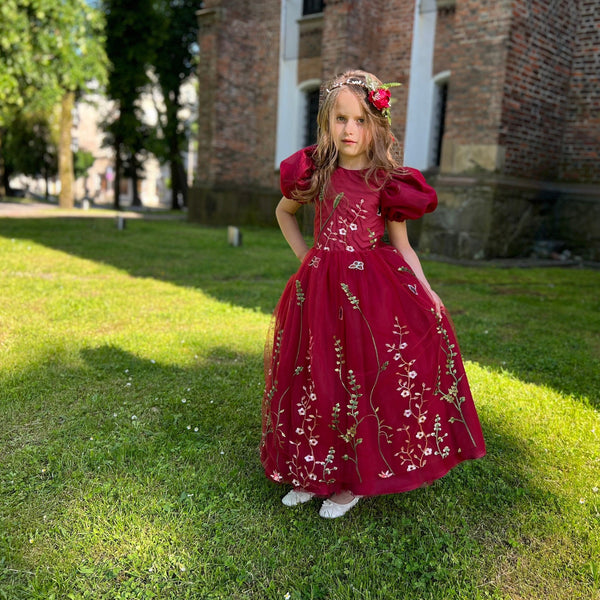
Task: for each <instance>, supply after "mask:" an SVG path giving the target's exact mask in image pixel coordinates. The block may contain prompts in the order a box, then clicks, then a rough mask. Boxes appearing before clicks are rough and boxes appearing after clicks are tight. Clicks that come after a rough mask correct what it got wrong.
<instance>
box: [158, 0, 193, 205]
mask: <svg viewBox="0 0 600 600" xmlns="http://www.w3.org/2000/svg"><path fill="white" fill-rule="evenodd" d="M198 8H199V2H198V0H156V2H155V10H156V11H157V13H158V14H159V15H160V19H159V23H160V29H159V30H157V31H156V35H155V36H154V44H155V45H156V52H155V59H154V62H153V66H154V73H155V74H156V78H157V82H158V84H159V86H160V89H161V92H162V98H163V102H164V107H165V108H164V112H163V114H162V115H161V118H160V119H159V132H158V133H159V136H158V137H159V139H162V141H163V142H162V143H159V144H158V145H157V154H158V156H159V158H162V159H163V160H165V161H167V162H168V163H169V165H170V169H171V192H172V200H171V205H172V208H173V209H177V208H181V206H182V205H186V204H187V177H186V173H185V167H184V164H183V157H182V151H183V144H184V142H185V139H186V131H185V124H184V123H182V122H181V118H180V113H181V109H182V99H181V86H182V84H183V83H184V82H185V81H186V80H187V79H188V78H189V77H190V76H191V75H192V74H193V73H194V72H195V66H196V63H195V56H196V51H195V46H196V44H197V41H198V21H197V18H196V12H197V10H198ZM188 133H189V132H188Z"/></svg>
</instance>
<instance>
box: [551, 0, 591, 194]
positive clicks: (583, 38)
mask: <svg viewBox="0 0 600 600" xmlns="http://www.w3.org/2000/svg"><path fill="white" fill-rule="evenodd" d="M577 4H578V7H579V15H578V22H577V35H576V38H575V43H574V47H573V62H572V69H571V81H570V88H569V94H568V102H567V110H566V117H565V131H564V136H563V148H562V150H563V153H562V157H561V163H560V175H561V178H562V179H564V180H567V181H588V182H596V183H600V2H598V0H579V2H578V3H577Z"/></svg>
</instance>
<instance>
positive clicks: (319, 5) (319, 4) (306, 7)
mask: <svg viewBox="0 0 600 600" xmlns="http://www.w3.org/2000/svg"><path fill="white" fill-rule="evenodd" d="M324 4H325V2H324V1H323V0H304V2H303V3H302V15H303V16H304V15H315V14H317V13H322V12H323V6H324Z"/></svg>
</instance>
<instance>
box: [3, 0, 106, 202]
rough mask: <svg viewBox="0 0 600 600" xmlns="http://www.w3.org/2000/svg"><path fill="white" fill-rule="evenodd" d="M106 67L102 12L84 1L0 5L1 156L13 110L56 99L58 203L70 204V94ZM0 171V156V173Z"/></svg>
mask: <svg viewBox="0 0 600 600" xmlns="http://www.w3.org/2000/svg"><path fill="white" fill-rule="evenodd" d="M105 67H106V55H105V54H104V50H103V39H102V14H101V13H100V12H99V11H98V9H97V8H94V7H93V6H91V5H90V4H89V3H88V2H86V1H85V0H3V1H2V3H0V107H1V108H0V155H1V154H2V146H1V144H2V136H3V134H4V133H6V127H7V126H8V125H9V124H10V122H11V120H12V119H14V118H15V115H16V113H17V111H18V110H20V109H21V108H22V107H27V109H28V110H32V111H36V110H39V109H44V110H48V109H49V107H51V106H53V105H55V104H56V103H58V102H59V101H60V102H61V111H62V116H61V128H62V133H61V138H60V149H59V163H60V174H61V184H62V185H61V188H62V190H61V198H60V204H61V206H72V205H73V194H72V181H73V165H72V159H71V137H70V136H71V127H72V119H71V115H72V107H73V104H74V101H75V95H76V93H77V92H79V91H81V90H85V88H86V86H87V84H88V83H89V82H90V81H92V80H94V79H95V80H97V81H99V82H102V81H103V80H104V77H105ZM66 148H68V152H67V151H66ZM3 170H4V169H3V161H2V159H1V158H0V175H2V174H3V173H2V171H3ZM2 179H3V177H0V181H1V180H2ZM0 185H2V184H0ZM2 191H3V190H2V189H0V193H1V192H2Z"/></svg>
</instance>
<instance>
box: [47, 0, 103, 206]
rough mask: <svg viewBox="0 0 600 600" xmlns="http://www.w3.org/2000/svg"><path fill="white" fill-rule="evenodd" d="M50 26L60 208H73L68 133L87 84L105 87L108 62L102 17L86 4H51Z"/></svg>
mask: <svg viewBox="0 0 600 600" xmlns="http://www.w3.org/2000/svg"><path fill="white" fill-rule="evenodd" d="M52 7H53V10H52V12H51V13H50V17H49V22H50V24H51V23H56V29H55V32H56V34H55V35H56V37H57V39H56V46H57V48H58V50H57V55H56V59H57V65H58V67H57V79H58V82H59V87H60V88H61V91H62V95H61V111H60V115H61V116H60V143H59V150H58V165H59V176H60V183H61V189H60V196H59V205H60V206H61V207H62V208H72V207H73V205H74V202H75V196H74V191H73V186H74V170H73V152H72V138H71V131H72V129H73V108H74V106H75V100H76V97H77V95H78V94H80V93H82V92H85V91H86V90H87V89H88V86H89V85H90V84H93V85H94V86H96V85H97V84H98V83H104V81H105V78H106V67H107V58H106V53H105V50H104V43H105V39H104V20H103V14H102V12H101V11H99V10H98V9H97V8H95V7H93V6H90V4H89V3H88V2H87V1H86V0H54V2H53V3H52Z"/></svg>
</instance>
